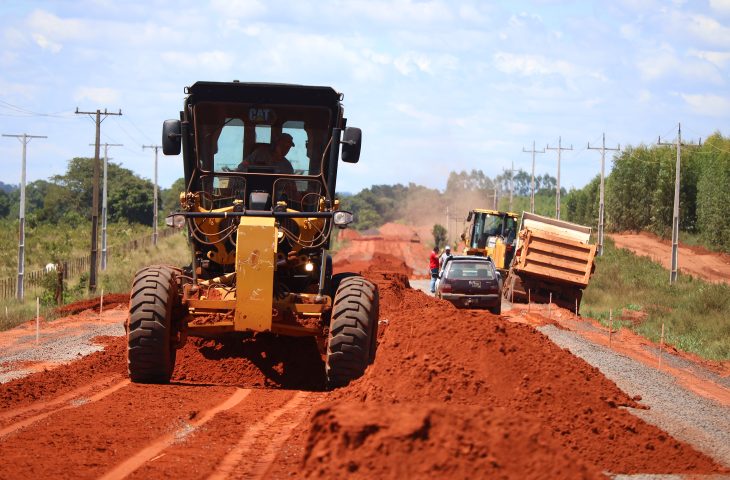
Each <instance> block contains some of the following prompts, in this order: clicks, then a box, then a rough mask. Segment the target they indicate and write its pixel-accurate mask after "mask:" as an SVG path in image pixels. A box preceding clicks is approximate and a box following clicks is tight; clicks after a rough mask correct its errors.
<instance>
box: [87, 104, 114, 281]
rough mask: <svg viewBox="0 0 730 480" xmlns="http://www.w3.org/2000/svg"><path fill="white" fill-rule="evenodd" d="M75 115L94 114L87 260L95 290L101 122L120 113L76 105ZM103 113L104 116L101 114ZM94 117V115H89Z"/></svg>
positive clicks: (90, 279) (90, 278)
mask: <svg viewBox="0 0 730 480" xmlns="http://www.w3.org/2000/svg"><path fill="white" fill-rule="evenodd" d="M76 114H77V115H89V116H90V117H91V116H92V115H94V116H95V123H96V142H94V177H93V188H92V193H91V195H92V200H91V203H92V205H91V261H90V262H89V291H90V292H94V291H96V266H97V265H96V263H97V254H98V248H99V243H98V240H99V232H98V227H99V170H100V169H99V144H100V143H101V122H103V121H104V120H105V119H106V117H107V116H109V115H121V114H122V111H121V110H119V113H111V112H107V111H106V109H104V111H103V112H102V111H101V110H98V109H97V110H96V112H80V111H79V108H78V107H76ZM102 115H104V118H101V116H102ZM91 118H94V117H91Z"/></svg>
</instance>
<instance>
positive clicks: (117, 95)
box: [74, 87, 121, 108]
mask: <svg viewBox="0 0 730 480" xmlns="http://www.w3.org/2000/svg"><path fill="white" fill-rule="evenodd" d="M120 99H121V92H119V90H115V89H113V88H108V87H79V88H77V89H76V91H75V92H74V100H76V101H77V102H81V101H84V100H89V101H90V102H92V103H94V104H104V105H118V104H119V103H120ZM110 108H114V107H113V106H112V107H110Z"/></svg>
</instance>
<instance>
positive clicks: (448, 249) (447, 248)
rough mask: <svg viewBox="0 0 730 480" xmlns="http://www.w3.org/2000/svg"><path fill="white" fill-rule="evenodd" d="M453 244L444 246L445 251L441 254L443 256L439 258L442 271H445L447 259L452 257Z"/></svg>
mask: <svg viewBox="0 0 730 480" xmlns="http://www.w3.org/2000/svg"><path fill="white" fill-rule="evenodd" d="M451 257H452V255H451V245H446V246H445V247H444V253H442V254H441V258H440V259H439V270H440V272H441V273H443V271H444V266H446V260H448V259H449V258H451Z"/></svg>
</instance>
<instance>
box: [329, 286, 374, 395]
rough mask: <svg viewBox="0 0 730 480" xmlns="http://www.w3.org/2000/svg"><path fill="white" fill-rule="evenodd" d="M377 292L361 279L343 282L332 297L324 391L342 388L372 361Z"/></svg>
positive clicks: (362, 371)
mask: <svg viewBox="0 0 730 480" xmlns="http://www.w3.org/2000/svg"><path fill="white" fill-rule="evenodd" d="M378 301H379V298H378V289H377V287H376V286H375V285H373V284H372V283H370V282H369V281H367V280H365V279H364V278H362V277H360V276H350V277H347V278H343V279H342V281H341V282H340V284H339V288H338V289H337V293H336V294H335V300H334V305H333V307H332V320H331V322H330V333H329V339H328V342H327V362H326V365H325V371H326V375H327V387H328V388H330V389H331V388H336V387H343V386H345V385H347V384H348V383H350V382H351V381H352V380H354V379H356V378H359V377H361V376H362V374H363V373H365V369H366V368H367V366H368V364H370V363H372V362H373V360H374V359H375V350H376V346H377V344H376V340H377V334H378Z"/></svg>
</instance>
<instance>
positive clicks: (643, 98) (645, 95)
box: [637, 89, 654, 103]
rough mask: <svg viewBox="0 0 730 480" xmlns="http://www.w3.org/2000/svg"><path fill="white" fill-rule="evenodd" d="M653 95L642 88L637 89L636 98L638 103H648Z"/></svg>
mask: <svg viewBox="0 0 730 480" xmlns="http://www.w3.org/2000/svg"><path fill="white" fill-rule="evenodd" d="M653 98H654V96H653V95H652V94H651V92H650V91H649V90H646V89H642V90H639V96H638V98H637V100H638V101H639V103H649V102H651V101H652V100H653Z"/></svg>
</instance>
